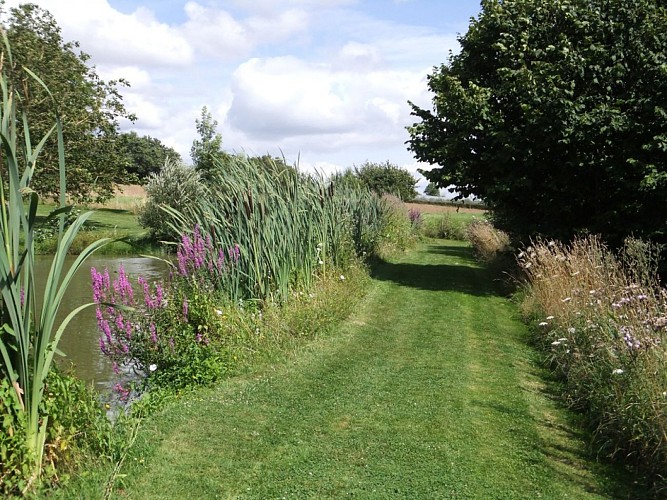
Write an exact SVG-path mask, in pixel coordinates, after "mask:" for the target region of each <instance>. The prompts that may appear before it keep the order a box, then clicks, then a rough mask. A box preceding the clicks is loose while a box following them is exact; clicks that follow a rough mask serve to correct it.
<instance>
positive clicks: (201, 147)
mask: <svg viewBox="0 0 667 500" xmlns="http://www.w3.org/2000/svg"><path fill="white" fill-rule="evenodd" d="M195 125H196V127H197V133H198V134H199V139H195V140H194V141H192V148H190V156H191V157H192V163H193V165H194V166H195V169H196V170H197V171H198V172H199V174H200V175H201V176H202V179H204V180H209V179H210V178H211V176H212V173H213V171H214V170H215V169H216V168H217V167H218V165H219V164H220V162H222V161H223V160H224V158H225V157H226V153H225V152H224V151H223V150H222V136H221V135H220V134H219V133H218V131H217V127H218V122H217V120H214V119H213V117H212V116H211V113H210V111H209V110H208V108H207V107H206V106H204V107H203V108H202V110H201V117H200V118H198V119H197V120H195Z"/></svg>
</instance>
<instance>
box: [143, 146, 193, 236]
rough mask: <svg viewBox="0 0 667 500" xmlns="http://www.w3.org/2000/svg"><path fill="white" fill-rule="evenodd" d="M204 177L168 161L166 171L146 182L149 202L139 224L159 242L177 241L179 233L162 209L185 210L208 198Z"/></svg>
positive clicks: (177, 162) (188, 168)
mask: <svg viewBox="0 0 667 500" xmlns="http://www.w3.org/2000/svg"><path fill="white" fill-rule="evenodd" d="M204 193H205V189H204V185H203V183H202V180H201V176H200V174H199V172H198V171H196V170H195V169H194V168H190V167H186V166H185V165H183V164H182V163H180V162H179V161H176V160H172V159H171V158H167V160H166V161H165V163H164V166H163V167H162V169H161V170H160V171H159V172H157V173H151V174H150V175H149V176H148V180H147V183H146V195H147V197H148V198H147V201H146V204H145V205H144V207H143V208H142V209H141V211H140V213H139V223H140V224H141V225H142V226H143V227H145V228H148V229H149V230H150V233H151V236H152V237H153V238H154V239H156V240H172V241H173V240H174V239H176V238H178V233H177V231H176V230H174V228H173V227H171V226H170V225H169V219H168V218H166V217H165V213H164V210H162V208H161V207H162V206H163V205H166V206H168V207H171V208H173V209H176V210H183V209H184V208H185V207H186V206H187V205H189V204H191V203H197V202H198V200H199V199H200V198H201V197H202V196H204Z"/></svg>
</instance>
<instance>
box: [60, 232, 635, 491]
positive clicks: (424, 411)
mask: <svg viewBox="0 0 667 500" xmlns="http://www.w3.org/2000/svg"><path fill="white" fill-rule="evenodd" d="M516 316H517V315H516V309H515V306H514V305H513V304H511V303H510V302H509V301H508V300H506V299H505V298H504V297H502V296H500V295H498V294H497V292H496V289H495V287H494V285H493V281H492V280H491V277H490V275H489V273H488V271H487V270H486V269H485V268H483V267H480V266H479V265H477V264H475V262H474V261H473V259H472V253H471V250H470V248H468V247H467V245H466V244H464V243H460V242H435V241H431V242H428V243H426V244H423V245H421V246H420V247H419V249H418V251H416V252H413V253H411V254H409V255H408V256H406V257H404V258H401V259H398V260H392V261H389V262H383V263H382V264H380V265H379V267H377V268H376V270H375V272H374V281H373V284H372V288H371V293H370V294H369V295H368V296H367V298H366V299H365V300H364V302H363V303H361V304H360V306H359V308H358V310H357V312H356V314H354V315H353V317H352V318H351V319H350V320H348V321H346V322H345V323H344V324H342V325H341V327H340V329H339V331H337V332H336V333H332V334H330V335H326V336H320V337H318V338H316V339H315V340H314V341H312V342H310V343H309V344H308V345H307V346H305V347H298V348H295V349H294V350H293V351H291V352H290V353H288V354H284V355H283V356H279V357H275V358H274V359H273V361H274V362H273V363H272V364H268V365H267V364H261V365H258V366H255V367H254V369H253V370H250V371H249V372H248V374H246V375H243V376H239V377H236V378H232V379H229V380H226V381H224V382H223V383H221V384H219V385H217V386H215V387H212V388H208V389H204V390H200V391H197V392H196V393H193V394H191V395H190V396H188V397H185V398H184V399H182V400H180V401H179V402H178V403H177V404H174V405H171V406H169V407H168V408H166V409H165V410H164V411H162V412H160V413H158V414H156V415H154V417H153V418H151V419H150V420H148V421H146V422H144V424H143V429H142V431H141V433H140V434H139V437H138V439H137V443H136V445H135V448H134V449H133V451H132V457H130V458H129V459H128V460H127V461H126V463H127V466H126V467H125V468H124V469H123V470H122V481H121V482H120V484H118V485H117V488H118V489H117V491H116V492H117V494H118V495H120V496H123V497H127V498H142V499H144V498H166V497H169V498H186V497H190V498H213V497H225V498H228V497H229V498H231V497H234V498H237V497H238V498H287V497H290V498H340V497H343V496H357V497H362V498H537V497H540V496H541V497H545V498H606V497H628V498H636V497H638V496H640V494H641V492H637V491H632V489H631V487H630V486H629V485H628V484H624V483H630V482H629V481H627V479H628V478H627V477H624V476H623V475H618V473H617V471H615V470H612V469H609V468H605V467H603V466H600V465H598V464H596V463H595V462H594V461H593V460H591V458H590V457H589V456H588V455H587V453H586V445H585V440H584V438H583V437H582V436H581V435H580V434H579V433H578V431H577V430H576V427H575V426H573V425H572V424H571V422H570V421H569V420H568V414H567V413H565V412H564V410H563V409H562V408H560V407H559V406H558V405H557V404H556V403H554V401H553V400H552V399H551V398H550V395H549V391H548V386H547V385H545V382H544V380H543V378H542V376H543V373H542V372H541V371H540V369H539V368H537V367H536V366H537V365H536V364H535V363H534V360H533V357H534V356H535V354H534V352H533V351H532V350H531V349H530V348H529V347H528V346H527V344H526V336H527V330H526V327H525V326H524V325H523V324H522V323H521V322H520V320H519V319H518V318H517V317H516ZM98 481H99V479H98ZM101 491H102V487H101V485H100V483H95V481H88V482H83V483H80V484H79V489H78V490H77V491H76V492H75V493H73V494H72V496H82V495H84V496H86V497H87V498H92V497H95V496H101ZM65 496H67V494H65Z"/></svg>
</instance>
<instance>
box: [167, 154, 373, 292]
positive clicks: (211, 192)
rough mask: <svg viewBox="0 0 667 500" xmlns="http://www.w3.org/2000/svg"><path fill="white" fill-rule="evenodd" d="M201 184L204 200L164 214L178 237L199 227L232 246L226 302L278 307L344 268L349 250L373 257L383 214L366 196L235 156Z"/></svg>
mask: <svg viewBox="0 0 667 500" xmlns="http://www.w3.org/2000/svg"><path fill="white" fill-rule="evenodd" d="M208 184H209V186H210V188H208V190H207V193H206V195H205V196H200V197H198V198H197V199H196V200H194V202H193V203H191V204H189V205H187V206H185V207H184V208H182V209H180V210H179V211H174V210H169V211H168V212H169V213H170V214H171V215H172V221H171V222H172V223H173V224H174V225H175V227H177V228H178V229H179V230H180V232H182V233H188V232H190V231H192V228H193V227H195V225H199V227H201V228H202V230H203V231H204V232H205V233H208V234H210V235H211V237H212V239H213V241H214V242H215V244H216V245H217V246H218V247H220V248H223V249H228V248H233V247H234V246H236V245H238V247H239V248H240V252H241V253H240V264H239V265H240V268H241V269H242V270H243V276H242V277H241V278H240V282H239V285H238V288H237V289H231V290H225V292H226V293H229V294H231V295H230V299H231V301H232V302H236V301H237V300H238V299H249V298H250V299H262V300H275V301H277V302H282V301H284V300H285V299H287V298H288V297H289V291H290V287H291V286H292V284H294V283H298V284H300V285H303V286H305V287H306V288H307V287H309V286H310V285H312V283H313V280H314V279H315V277H316V276H317V275H318V274H319V273H324V274H326V273H327V272H328V270H329V269H330V268H331V266H333V267H336V268H345V267H346V266H347V265H349V264H350V263H351V262H352V261H353V260H354V254H355V250H356V252H357V253H358V254H359V255H361V254H362V253H363V252H366V253H367V255H369V256H370V255H371V254H374V253H376V252H377V244H378V243H379V242H380V236H381V234H382V230H383V224H384V223H383V220H384V214H385V211H386V207H385V205H384V202H382V201H381V200H380V198H378V197H377V196H375V195H372V194H371V193H369V192H368V191H367V190H363V189H351V188H349V187H347V186H338V185H337V184H336V183H335V180H334V182H331V183H327V182H325V181H324V180H323V179H317V178H312V177H309V176H305V175H302V174H300V173H299V172H298V171H297V170H296V169H295V168H291V167H290V168H285V166H284V164H283V163H282V162H278V163H276V162H273V161H267V162H265V165H264V168H257V165H256V163H254V162H253V161H251V160H250V159H248V158H245V157H241V156H231V157H229V158H228V161H227V163H226V164H225V168H224V171H223V170H222V169H220V168H219V169H216V170H215V171H214V172H213V176H212V177H211V179H209V181H208ZM163 219H164V220H168V217H166V214H165V216H163Z"/></svg>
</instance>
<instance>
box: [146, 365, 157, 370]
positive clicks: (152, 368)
mask: <svg viewBox="0 0 667 500" xmlns="http://www.w3.org/2000/svg"><path fill="white" fill-rule="evenodd" d="M148 369H149V370H150V371H152V372H154V371H155V370H157V365H156V364H153V365H150V366H149V367H148Z"/></svg>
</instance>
